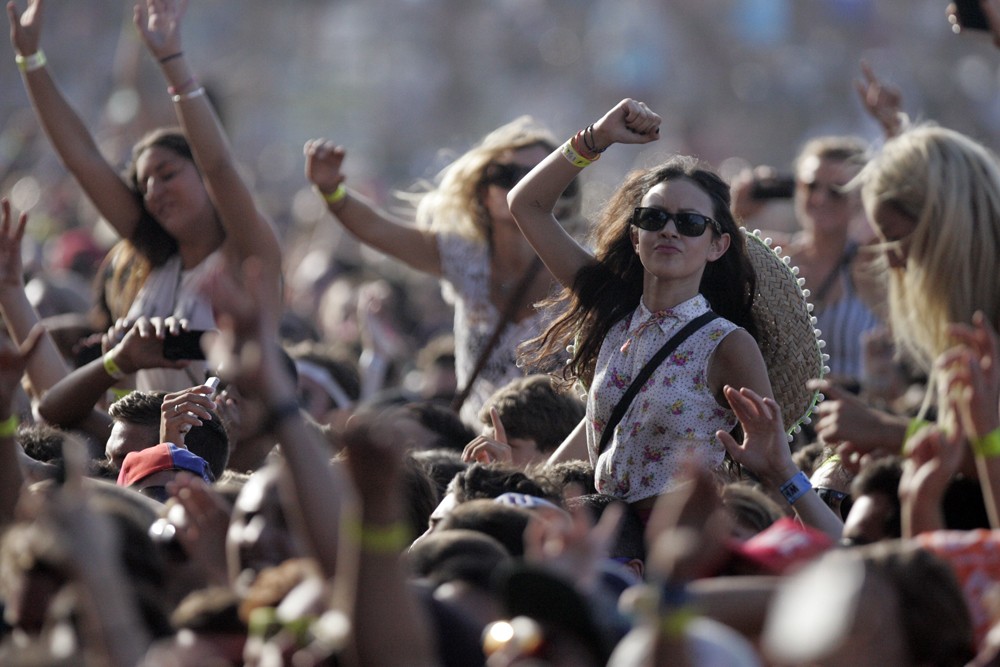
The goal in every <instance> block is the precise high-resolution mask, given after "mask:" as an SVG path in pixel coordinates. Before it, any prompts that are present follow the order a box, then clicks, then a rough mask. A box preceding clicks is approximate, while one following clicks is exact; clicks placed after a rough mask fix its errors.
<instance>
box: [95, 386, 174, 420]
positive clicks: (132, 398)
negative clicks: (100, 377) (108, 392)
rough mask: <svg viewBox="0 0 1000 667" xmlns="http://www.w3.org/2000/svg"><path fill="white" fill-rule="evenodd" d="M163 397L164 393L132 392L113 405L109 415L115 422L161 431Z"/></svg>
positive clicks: (109, 409)
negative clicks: (154, 428)
mask: <svg viewBox="0 0 1000 667" xmlns="http://www.w3.org/2000/svg"><path fill="white" fill-rule="evenodd" d="M163 396H164V394H163V392H151V391H131V392H129V393H128V394H125V395H124V396H122V397H121V398H119V399H118V400H117V401H115V402H114V403H112V404H111V406H110V407H108V414H109V415H110V416H111V418H112V419H114V420H115V421H121V422H128V423H129V424H138V425H141V426H155V427H156V428H157V429H159V427H160V408H162V407H163Z"/></svg>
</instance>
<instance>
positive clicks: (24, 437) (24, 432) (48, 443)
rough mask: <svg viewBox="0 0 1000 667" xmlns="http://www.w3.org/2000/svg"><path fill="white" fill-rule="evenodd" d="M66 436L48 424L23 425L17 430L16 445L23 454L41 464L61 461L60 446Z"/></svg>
mask: <svg viewBox="0 0 1000 667" xmlns="http://www.w3.org/2000/svg"><path fill="white" fill-rule="evenodd" d="M65 438H66V434H65V433H64V432H63V431H61V430H59V429H58V428H56V427H54V426H49V425H48V424H25V425H22V426H21V427H20V428H19V429H17V436H16V439H17V443H18V444H19V445H21V447H22V448H23V449H24V453H25V454H27V455H28V456H29V457H31V458H33V459H34V460H36V461H41V462H42V463H58V462H61V461H62V458H63V454H62V446H63V441H64V440H65Z"/></svg>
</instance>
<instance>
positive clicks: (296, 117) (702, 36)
mask: <svg viewBox="0 0 1000 667" xmlns="http://www.w3.org/2000/svg"><path fill="white" fill-rule="evenodd" d="M53 4H58V5H62V6H59V7H53V8H52V11H51V17H52V18H51V19H50V20H49V21H48V25H47V26H46V33H47V34H48V35H49V39H47V51H48V56H49V59H50V61H51V62H52V63H53V65H54V68H55V70H54V71H55V72H56V77H57V80H58V81H59V83H60V85H61V86H62V87H63V88H64V90H65V91H66V93H67V95H68V96H69V98H70V100H71V101H72V102H73V104H74V105H75V106H76V107H77V108H78V109H79V110H80V111H81V114H82V115H83V117H84V119H85V120H86V121H87V123H88V125H89V126H90V127H93V128H100V130H99V132H98V136H99V139H100V141H101V144H102V148H103V149H104V150H105V151H106V154H107V155H108V156H109V157H111V159H112V162H114V163H121V164H124V163H125V161H126V160H127V157H128V151H129V149H130V147H131V145H132V144H133V143H134V141H135V140H136V139H137V138H138V136H140V135H141V133H142V131H144V130H145V129H147V128H149V127H154V126H156V125H160V124H173V123H174V122H175V121H174V119H173V117H172V109H171V108H170V100H169V96H168V95H167V94H166V93H165V91H164V88H165V84H164V82H163V80H162V76H161V75H160V73H159V72H158V71H156V68H155V67H154V63H152V62H150V60H149V58H148V57H146V55H145V54H144V53H143V50H142V47H141V44H140V43H139V40H138V38H137V37H136V35H135V30H134V29H133V27H132V9H131V3H121V2H114V1H112V0H93V1H91V2H87V3H73V2H65V1H63V2H56V3H53ZM191 4H192V6H191V8H190V10H189V11H190V13H191V17H192V18H191V26H192V29H191V31H190V34H189V35H188V38H187V45H186V48H188V50H189V51H191V52H192V55H193V57H194V58H195V62H197V63H198V64H199V65H198V70H199V74H200V77H201V79H202V80H203V81H205V82H206V84H207V85H208V87H209V89H210V92H211V93H212V95H213V97H214V99H215V102H216V104H217V106H218V108H219V109H220V112H221V114H222V116H223V119H224V121H225V123H226V129H227V133H228V135H229V136H230V138H231V140H232V143H233V147H234V151H235V153H236V155H237V157H238V159H239V160H240V161H241V163H242V164H243V165H244V166H245V168H246V170H247V172H248V174H247V176H248V177H249V178H250V179H252V181H253V182H254V184H253V188H254V190H255V192H257V193H258V196H259V197H261V198H262V199H263V202H262V204H263V206H264V207H265V209H266V210H267V211H268V212H269V213H270V215H271V217H272V218H273V219H274V220H276V221H277V222H278V225H279V227H280V228H281V230H282V231H283V233H284V235H285V237H286V239H289V240H291V239H295V238H303V237H304V238H307V239H309V240H310V242H313V245H315V241H316V240H317V237H319V238H320V239H321V240H323V241H329V242H330V243H331V244H332V245H335V246H336V247H337V248H338V252H339V253H341V254H342V255H344V256H347V257H353V256H354V255H355V254H356V253H357V252H359V251H358V249H357V246H356V244H354V243H353V242H352V241H350V239H348V238H346V237H345V238H343V239H342V238H340V237H341V236H342V235H343V232H342V230H340V229H339V227H337V226H336V225H332V224H330V221H329V219H328V217H327V213H326V210H325V208H324V207H323V203H322V202H321V201H320V200H319V199H318V198H316V197H315V196H314V195H313V194H312V193H311V192H310V190H309V187H308V184H307V182H306V181H305V179H304V178H303V176H302V161H303V160H302V143H303V141H304V140H305V139H306V138H308V137H312V136H326V137H328V138H330V139H332V140H334V141H336V142H339V143H343V144H344V145H347V146H349V148H350V150H351V158H350V165H349V172H348V176H349V178H350V184H351V185H352V187H355V188H357V189H359V190H361V191H363V192H368V193H370V194H373V195H374V196H375V197H376V198H377V199H379V200H380V201H382V202H384V203H390V202H391V201H392V199H391V197H392V192H393V191H394V190H397V189H406V188H409V187H411V186H412V185H413V184H414V183H415V182H416V181H417V180H419V179H421V178H429V177H431V176H433V174H434V173H435V172H436V171H437V170H438V169H439V168H441V167H443V166H444V165H445V164H446V163H447V162H448V161H450V159H452V158H453V157H454V156H455V155H456V154H458V153H459V152H461V151H462V150H464V148H465V147H467V146H468V145H470V144H471V143H473V141H474V140H475V139H476V138H478V137H479V136H481V135H482V134H483V133H484V132H486V131H487V130H489V129H490V128H493V127H496V126H498V125H500V124H502V123H505V122H507V121H509V120H511V119H512V118H514V117H516V116H518V115H520V114H524V113H528V114H531V115H533V116H535V117H536V118H537V119H538V120H539V121H541V122H542V123H544V124H546V125H548V126H549V127H551V128H552V129H553V131H555V132H556V134H557V135H559V136H562V135H566V136H569V134H571V133H572V132H573V131H575V130H576V129H577V128H578V127H580V126H581V124H583V123H585V122H588V119H590V118H592V117H594V116H595V114H597V113H598V112H599V111H600V110H602V109H605V108H607V107H608V106H609V105H610V104H612V103H613V102H615V101H617V100H619V99H621V98H623V97H626V96H628V97H634V98H637V99H642V100H645V101H647V103H648V104H649V105H650V106H651V107H652V108H654V109H657V110H658V111H659V112H660V113H661V115H662V116H663V117H664V128H663V129H664V132H663V139H662V140H661V141H659V142H657V143H656V144H654V145H653V146H651V147H649V148H648V151H647V152H646V153H640V154H639V157H638V158H635V156H634V155H632V154H629V155H628V156H626V157H618V156H609V160H608V161H609V162H610V161H612V160H625V159H628V160H632V159H638V160H639V161H642V162H643V163H647V162H649V161H651V160H653V159H655V158H656V157H662V155H663V154H664V153H673V152H680V153H689V154H695V155H698V156H700V157H702V158H704V159H706V160H708V161H709V162H710V163H712V164H713V165H715V166H716V168H718V169H719V170H720V171H721V173H722V174H723V175H724V176H732V175H733V174H735V173H737V172H738V171H739V170H740V169H741V168H743V167H745V166H747V165H748V164H771V165H775V166H776V167H779V168H782V167H786V166H788V165H790V163H791V161H792V159H793V157H794V156H795V154H796V152H797V150H798V148H799V147H800V146H801V144H802V143H803V142H804V141H805V140H806V139H807V138H809V137H812V136H817V135H820V134H857V135H861V136H863V137H865V138H868V139H871V140H873V141H878V140H880V137H881V133H880V131H879V128H878V126H877V125H876V124H875V122H874V121H872V120H871V119H870V118H869V117H867V116H866V115H865V113H864V112H863V110H862V108H861V106H860V104H859V103H858V100H857V96H856V94H855V92H854V89H853V79H856V78H858V77H860V70H859V66H858V63H859V61H860V60H861V59H862V58H863V59H866V60H867V61H869V62H870V63H871V64H872V66H873V68H874V69H875V71H876V72H878V74H879V76H880V77H882V78H883V79H884V80H886V81H888V82H890V83H892V84H894V85H896V86H898V87H899V88H900V89H901V90H902V92H903V96H904V99H905V100H906V108H907V111H909V112H910V113H911V115H913V116H915V117H916V118H918V119H922V118H927V119H933V120H936V121H937V122H940V123H941V124H943V125H946V126H948V127H952V128H955V129H957V130H959V131H962V132H965V133H967V134H969V135H971V136H973V137H975V138H977V139H980V140H981V141H983V142H984V143H986V144H987V145H995V144H996V143H997V142H996V141H995V138H996V135H997V133H1000V113H997V106H998V104H1000V74H998V63H997V59H996V56H995V52H994V51H993V47H992V46H991V45H990V44H989V42H988V39H987V37H985V36H984V35H968V36H964V37H963V38H961V39H957V38H955V37H954V35H952V34H951V32H950V26H949V24H948V22H947V20H946V18H945V4H946V3H945V2H943V1H942V0H878V2H876V1H875V0H678V1H676V2H670V3H664V2H659V1H657V0H622V1H620V2H614V3H607V2H596V1H594V0H495V1H492V2H470V1H469V0H401V1H391V2H390V1H387V0H364V1H361V0H338V1H336V2H316V1H315V0H298V1H296V2H295V3H292V4H286V3H273V2H259V1H258V0H244V1H243V2H241V3H240V4H239V11H238V12H237V11H234V6H233V4H232V3H229V2H222V1H221V0H197V1H196V2H192V3H191ZM81 44H86V45H88V47H87V49H86V50H85V51H81V49H80V45H81ZM0 81H2V84H3V90H4V91H6V94H4V95H3V96H0V179H2V183H0V185H2V190H3V191H4V192H6V193H9V195H10V197H11V200H12V203H13V205H14V207H15V208H16V209H18V210H27V211H29V212H30V214H31V222H30V228H29V236H30V237H32V238H34V239H36V240H39V241H44V240H45V239H46V238H50V237H52V236H54V235H55V234H56V233H57V232H59V231H62V230H64V229H67V228H72V227H75V226H84V227H88V228H91V227H94V226H95V224H96V223H97V220H96V218H97V216H96V215H95V213H94V212H93V210H92V209H91V208H90V207H89V205H88V204H87V203H86V201H85V199H84V198H83V197H81V196H80V195H79V192H78V189H77V188H76V186H75V184H74V183H72V182H71V180H70V179H68V178H67V177H66V174H65V171H64V170H63V169H62V168H61V167H60V165H59V164H58V161H57V159H56V157H55V154H54V152H53V151H52V149H51V147H50V145H49V144H48V143H47V142H46V141H45V139H44V137H42V136H41V135H40V133H39V130H38V126H37V123H36V121H35V120H34V118H33V115H32V113H31V110H30V108H29V106H28V103H27V99H26V94H25V92H24V88H23V86H22V85H21V83H20V80H19V74H18V71H17V68H16V66H15V64H14V62H13V58H6V59H2V62H0ZM449 148H450V149H451V152H450V153H449V152H448V149H449ZM627 166H628V165H623V164H617V165H615V167H614V168H603V169H598V170H593V173H590V172H588V173H587V175H586V179H585V182H584V186H585V199H584V213H585V214H587V213H590V212H592V211H593V210H594V209H595V208H596V206H597V204H598V203H599V202H600V201H602V199H603V197H604V196H606V195H607V193H608V192H609V190H610V188H611V183H610V181H613V180H615V179H616V178H618V176H619V175H620V173H621V168H623V167H627ZM97 233H98V239H99V241H100V242H102V243H106V244H110V240H111V238H112V235H110V233H109V232H108V231H107V230H104V229H102V228H100V227H99V226H98V227H97ZM340 241H343V243H341V242H340ZM324 245H326V244H325V243H324ZM28 248H29V251H30V245H29V246H28ZM288 251H289V252H290V253H292V257H293V260H294V258H295V253H296V252H301V250H299V251H297V250H296V248H295V243H289V246H288ZM296 264H299V263H298V262H294V261H293V263H292V265H293V266H294V265H296ZM302 270H304V271H305V270H308V265H304V266H303V269H302ZM393 270H399V269H398V268H396V269H393ZM432 291H436V290H432Z"/></svg>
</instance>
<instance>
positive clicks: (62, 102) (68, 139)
mask: <svg viewBox="0 0 1000 667" xmlns="http://www.w3.org/2000/svg"><path fill="white" fill-rule="evenodd" d="M18 4H19V3H18V2H14V1H13V0H12V1H11V2H8V3H7V16H8V18H9V19H10V39H11V43H12V44H13V46H14V52H15V54H16V55H17V61H18V68H19V69H20V70H21V76H22V78H23V80H24V86H25V88H26V89H27V91H28V97H29V98H30V99H31V105H32V107H34V110H35V115H36V116H37V117H38V120H39V122H40V123H41V125H42V129H43V130H44V131H45V135H46V136H47V137H48V138H49V141H51V142H52V146H53V148H55V150H56V153H57V154H58V155H59V159H60V160H61V161H62V163H63V165H64V166H65V167H66V169H68V170H69V172H70V173H71V174H73V177H74V178H75V179H76V181H77V183H79V184H80V187H81V188H82V189H83V191H84V192H85V193H87V197H88V198H89V199H90V201H92V202H93V204H94V206H95V207H96V208H97V210H98V211H99V212H100V214H101V215H102V216H103V217H104V218H105V219H106V220H107V221H108V222H109V223H110V224H111V226H112V227H114V229H115V231H117V232H118V234H119V235H120V236H121V237H123V238H129V237H130V236H131V235H132V232H133V231H134V230H135V227H136V225H137V224H138V221H139V218H140V216H141V215H142V204H141V202H140V201H139V200H138V199H136V197H135V195H134V193H133V192H132V190H131V189H129V187H128V185H126V183H125V182H124V181H123V180H122V179H121V177H120V176H119V175H118V172H117V170H116V169H115V168H114V167H113V166H112V165H111V164H110V163H109V162H108V161H107V160H106V159H105V158H104V156H103V155H102V154H101V151H100V149H98V147H97V142H96V141H94V138H93V137H92V136H91V134H90V131H89V130H88V129H87V127H86V126H85V125H84V124H83V120H82V119H81V118H80V116H79V114H77V112H76V111H75V110H74V109H73V107H71V106H70V104H69V102H68V101H67V100H66V98H65V97H63V94H62V92H61V91H60V90H59V87H58V86H57V85H56V83H55V80H54V79H53V78H52V76H51V75H50V73H49V69H48V67H47V66H46V61H45V54H44V53H43V52H42V50H41V48H40V46H39V45H40V42H41V32H42V14H43V8H44V4H45V3H44V2H43V0H28V3H27V7H26V8H25V10H24V11H23V12H19V11H18Z"/></svg>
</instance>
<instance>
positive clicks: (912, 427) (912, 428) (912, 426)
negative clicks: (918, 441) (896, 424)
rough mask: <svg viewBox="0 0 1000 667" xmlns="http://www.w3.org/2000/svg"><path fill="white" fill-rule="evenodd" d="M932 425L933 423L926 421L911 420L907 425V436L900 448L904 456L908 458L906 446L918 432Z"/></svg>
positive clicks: (904, 437)
mask: <svg viewBox="0 0 1000 667" xmlns="http://www.w3.org/2000/svg"><path fill="white" fill-rule="evenodd" d="M930 423H931V422H929V421H927V420H926V419H911V420H910V423H909V424H907V425H906V435H904V436H903V446H902V447H901V448H900V453H901V454H902V455H903V456H906V454H907V447H906V444H907V443H908V442H909V441H910V438H912V437H913V436H914V435H916V434H917V431H919V430H920V429H922V428H923V427H925V426H927V425H928V424H930Z"/></svg>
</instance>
